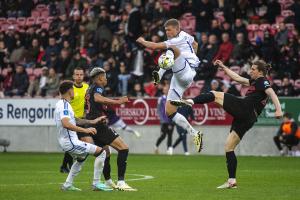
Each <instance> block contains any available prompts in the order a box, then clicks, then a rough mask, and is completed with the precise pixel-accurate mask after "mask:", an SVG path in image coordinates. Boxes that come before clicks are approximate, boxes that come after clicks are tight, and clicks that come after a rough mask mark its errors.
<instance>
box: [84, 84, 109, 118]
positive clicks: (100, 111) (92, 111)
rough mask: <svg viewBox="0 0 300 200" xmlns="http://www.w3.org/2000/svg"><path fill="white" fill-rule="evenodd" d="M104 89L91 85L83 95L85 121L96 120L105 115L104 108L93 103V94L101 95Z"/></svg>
mask: <svg viewBox="0 0 300 200" xmlns="http://www.w3.org/2000/svg"><path fill="white" fill-rule="evenodd" d="M103 91H104V89H103V88H102V87H100V86H97V85H95V84H92V85H90V86H89V88H88V90H87V91H86V95H85V104H84V111H85V114H86V118H87V119H96V118H97V117H100V116H103V115H104V113H105V109H106V106H105V105H103V104H101V103H98V102H95V99H94V94H96V93H98V94H100V95H103Z"/></svg>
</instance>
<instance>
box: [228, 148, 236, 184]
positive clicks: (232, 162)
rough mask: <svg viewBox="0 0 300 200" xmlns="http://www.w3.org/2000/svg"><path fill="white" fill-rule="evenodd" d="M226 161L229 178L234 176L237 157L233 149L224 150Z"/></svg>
mask: <svg viewBox="0 0 300 200" xmlns="http://www.w3.org/2000/svg"><path fill="white" fill-rule="evenodd" d="M226 163H227V170H228V175H229V178H235V174H236V167H237V159H236V156H235V153H234V151H229V152H226Z"/></svg>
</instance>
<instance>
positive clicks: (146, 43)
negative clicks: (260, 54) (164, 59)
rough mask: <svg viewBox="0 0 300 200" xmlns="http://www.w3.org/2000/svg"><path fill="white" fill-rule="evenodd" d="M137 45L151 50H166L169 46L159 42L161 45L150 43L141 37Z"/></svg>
mask: <svg viewBox="0 0 300 200" xmlns="http://www.w3.org/2000/svg"><path fill="white" fill-rule="evenodd" d="M136 42H137V43H139V44H141V45H142V46H144V47H146V48H149V49H153V50H156V49H166V48H167V45H166V44H165V43H164V42H159V43H155V42H150V41H146V40H145V39H144V38H143V37H139V38H138V39H137V40H136Z"/></svg>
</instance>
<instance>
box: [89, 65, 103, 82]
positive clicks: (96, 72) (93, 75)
mask: <svg viewBox="0 0 300 200" xmlns="http://www.w3.org/2000/svg"><path fill="white" fill-rule="evenodd" d="M100 74H105V70H104V69H102V68H101V67H95V68H93V69H92V71H91V72H90V74H89V75H90V78H91V79H94V78H96V77H97V76H99V75H100Z"/></svg>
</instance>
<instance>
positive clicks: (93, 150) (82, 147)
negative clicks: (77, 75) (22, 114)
mask: <svg viewBox="0 0 300 200" xmlns="http://www.w3.org/2000/svg"><path fill="white" fill-rule="evenodd" d="M59 92H60V94H61V100H59V101H58V102H57V103H56V108H55V122H56V126H57V128H58V134H57V139H58V142H59V145H60V146H61V148H62V149H63V151H65V152H68V153H69V154H70V155H71V156H72V157H73V158H74V159H75V162H74V163H73V165H72V167H71V170H70V172H69V174H68V177H67V180H66V182H65V183H64V184H63V185H62V187H61V189H62V190H64V191H81V189H79V188H76V187H74V186H73V180H74V177H75V176H76V175H78V173H79V172H80V170H81V167H82V165H83V163H84V161H85V159H86V158H87V156H88V155H89V154H91V155H94V156H95V157H96V159H95V164H94V179H93V185H92V187H93V190H102V191H111V190H112V189H111V188H108V187H107V186H106V185H105V184H102V183H100V176H101V174H102V170H103V166H104V160H105V157H106V152H105V151H104V150H103V149H102V148H100V147H98V146H96V145H93V144H90V143H85V142H82V141H80V140H79V139H78V137H77V134H76V132H82V133H86V134H92V135H94V134H96V132H97V131H96V129H95V128H81V127H78V126H76V123H77V124H80V125H90V124H97V123H101V122H102V121H103V120H105V117H99V118H96V119H94V120H86V119H77V118H76V119H75V117H74V111H73V109H72V107H71V105H70V103H69V102H70V101H71V99H72V98H73V97H74V90H73V82H72V81H64V82H62V83H61V84H60V86H59Z"/></svg>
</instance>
